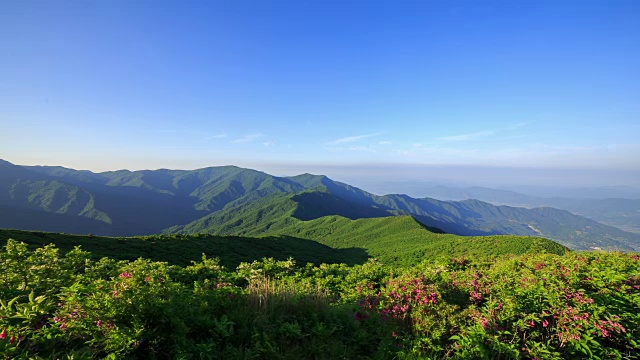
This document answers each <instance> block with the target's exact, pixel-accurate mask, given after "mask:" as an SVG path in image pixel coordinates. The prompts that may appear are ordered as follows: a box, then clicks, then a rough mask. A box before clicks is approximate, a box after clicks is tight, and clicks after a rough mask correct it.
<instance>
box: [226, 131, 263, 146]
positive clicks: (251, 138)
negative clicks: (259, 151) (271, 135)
mask: <svg viewBox="0 0 640 360" xmlns="http://www.w3.org/2000/svg"><path fill="white" fill-rule="evenodd" d="M262 136H263V135H262V134H261V133H251V134H248V135H245V136H243V137H241V138H238V139H235V140H233V142H234V143H236V144H238V143H248V142H252V141H255V140H258V139H259V138H261V137H262Z"/></svg>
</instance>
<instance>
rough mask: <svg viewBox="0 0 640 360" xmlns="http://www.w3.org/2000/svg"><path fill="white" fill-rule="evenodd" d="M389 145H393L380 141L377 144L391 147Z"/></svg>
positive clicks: (389, 142)
mask: <svg viewBox="0 0 640 360" xmlns="http://www.w3.org/2000/svg"><path fill="white" fill-rule="evenodd" d="M391 144H393V142H391V141H380V142H378V145H391Z"/></svg>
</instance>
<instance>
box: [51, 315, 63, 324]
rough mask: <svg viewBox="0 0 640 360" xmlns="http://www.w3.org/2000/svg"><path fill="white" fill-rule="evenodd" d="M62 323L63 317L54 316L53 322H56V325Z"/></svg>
mask: <svg viewBox="0 0 640 360" xmlns="http://www.w3.org/2000/svg"><path fill="white" fill-rule="evenodd" d="M61 321H62V318H61V317H59V316H54V317H53V322H54V323H59V322H61Z"/></svg>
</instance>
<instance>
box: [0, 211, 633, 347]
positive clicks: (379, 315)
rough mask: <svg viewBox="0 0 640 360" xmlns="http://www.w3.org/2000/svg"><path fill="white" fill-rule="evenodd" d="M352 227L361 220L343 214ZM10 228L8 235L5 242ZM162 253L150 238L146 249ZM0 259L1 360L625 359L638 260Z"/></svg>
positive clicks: (12, 245) (5, 254)
mask: <svg viewBox="0 0 640 360" xmlns="http://www.w3.org/2000/svg"><path fill="white" fill-rule="evenodd" d="M356 221H360V220H356ZM12 235H13V234H12ZM158 244H160V243H158ZM96 258H97V257H96V256H91V254H89V253H86V252H84V251H82V250H79V249H74V250H71V251H69V252H66V254H64V255H61V254H60V252H59V251H58V249H57V248H55V247H53V246H47V247H40V248H37V249H29V248H28V247H27V245H26V244H24V243H20V242H17V241H14V240H9V241H7V243H6V246H5V247H4V248H3V249H2V251H0V264H2V266H3V267H2V268H3V271H2V273H1V274H0V300H1V302H0V354H1V355H0V356H2V357H3V358H7V359H58V358H69V359H70V358H74V359H76V358H82V359H85V358H107V359H121V358H130V359H149V358H156V359H176V358H185V359H198V358H219V359H248V358H257V359H416V358H420V359H425V358H438V359H585V358H599V359H605V358H613V359H632V358H637V354H638V353H640V341H639V339H640V303H639V302H638V297H639V296H640V256H639V255H638V254H623V253H605V252H593V253H575V252H568V253H566V254H564V255H562V256H559V255H555V254H542V253H537V254H527V255H522V256H516V257H508V258H499V259H495V261H494V262H491V263H477V262H476V261H474V260H473V259H470V258H453V259H442V260H438V261H431V262H424V263H421V264H420V265H418V266H415V267H412V268H395V267H389V266H384V265H381V264H379V263H376V262H375V261H369V262H367V263H365V264H363V265H356V266H353V267H350V266H346V265H338V264H333V265H328V264H323V265H320V266H313V265H310V264H309V265H306V266H298V265H297V263H296V262H295V261H294V260H287V261H276V260H273V259H264V260H261V261H254V262H251V263H241V264H240V265H239V266H238V267H237V268H235V269H233V268H231V269H227V268H224V267H222V266H220V263H219V262H218V261H217V260H215V259H208V258H204V259H202V261H200V262H197V263H194V264H192V265H190V266H186V267H182V266H175V265H168V264H167V263H163V262H153V261H150V260H145V259H139V260H136V261H116V260H114V259H110V258H102V259H100V260H97V259H96Z"/></svg>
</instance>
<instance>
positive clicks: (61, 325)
mask: <svg viewBox="0 0 640 360" xmlns="http://www.w3.org/2000/svg"><path fill="white" fill-rule="evenodd" d="M67 327H68V326H67V323H62V324H60V326H59V328H60V330H65V329H66V328H67Z"/></svg>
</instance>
